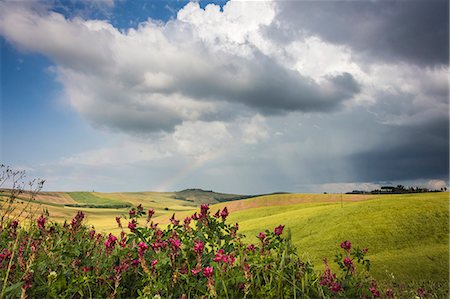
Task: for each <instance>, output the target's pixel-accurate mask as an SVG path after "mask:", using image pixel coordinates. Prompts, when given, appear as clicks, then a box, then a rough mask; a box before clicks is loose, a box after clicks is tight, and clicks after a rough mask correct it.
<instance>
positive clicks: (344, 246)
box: [341, 240, 352, 252]
mask: <svg viewBox="0 0 450 299" xmlns="http://www.w3.org/2000/svg"><path fill="white" fill-rule="evenodd" d="M341 248H342V249H344V250H346V251H347V252H348V251H350V249H351V248H352V243H350V241H348V240H345V241H344V242H342V243H341Z"/></svg>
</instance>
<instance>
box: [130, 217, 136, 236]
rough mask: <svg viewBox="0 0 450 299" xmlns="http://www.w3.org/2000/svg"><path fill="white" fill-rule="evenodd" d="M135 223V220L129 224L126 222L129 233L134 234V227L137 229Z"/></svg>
mask: <svg viewBox="0 0 450 299" xmlns="http://www.w3.org/2000/svg"><path fill="white" fill-rule="evenodd" d="M136 224H137V221H136V220H134V219H133V220H131V221H130V222H128V228H129V229H130V230H131V232H133V233H134V232H135V231H136V227H137V225H136Z"/></svg>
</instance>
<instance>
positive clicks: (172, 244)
mask: <svg viewBox="0 0 450 299" xmlns="http://www.w3.org/2000/svg"><path fill="white" fill-rule="evenodd" d="M169 243H170V247H171V248H172V250H173V251H178V249H179V248H180V245H181V241H180V240H179V239H178V238H177V237H171V238H170V239H169Z"/></svg>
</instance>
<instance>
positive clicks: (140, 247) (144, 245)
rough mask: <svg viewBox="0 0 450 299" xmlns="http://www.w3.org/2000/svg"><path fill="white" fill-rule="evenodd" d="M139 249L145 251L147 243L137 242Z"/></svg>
mask: <svg viewBox="0 0 450 299" xmlns="http://www.w3.org/2000/svg"><path fill="white" fill-rule="evenodd" d="M138 247H139V250H141V251H142V252H145V251H146V250H147V249H148V244H147V243H145V242H139V244H138Z"/></svg>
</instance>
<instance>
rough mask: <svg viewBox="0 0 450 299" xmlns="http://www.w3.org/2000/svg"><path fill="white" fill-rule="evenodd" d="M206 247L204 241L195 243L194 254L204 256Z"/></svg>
mask: <svg viewBox="0 0 450 299" xmlns="http://www.w3.org/2000/svg"><path fill="white" fill-rule="evenodd" d="M204 247H205V243H203V242H202V241H200V240H197V241H195V242H194V252H195V253H196V254H199V255H200V254H202V252H203V248H204Z"/></svg>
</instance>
